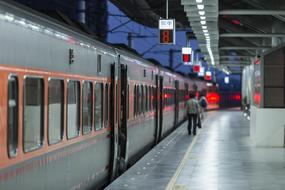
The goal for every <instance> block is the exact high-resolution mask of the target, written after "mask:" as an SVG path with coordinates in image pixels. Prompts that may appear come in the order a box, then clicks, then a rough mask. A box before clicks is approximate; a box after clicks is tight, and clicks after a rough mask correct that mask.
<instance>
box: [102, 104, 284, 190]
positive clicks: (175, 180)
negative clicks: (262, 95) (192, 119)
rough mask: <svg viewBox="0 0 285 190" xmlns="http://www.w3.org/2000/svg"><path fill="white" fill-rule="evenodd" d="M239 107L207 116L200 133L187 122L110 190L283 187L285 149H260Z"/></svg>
mask: <svg viewBox="0 0 285 190" xmlns="http://www.w3.org/2000/svg"><path fill="white" fill-rule="evenodd" d="M249 131H250V129H249V121H248V120H246V118H244V117H243V116H242V113H241V112H240V111H238V110H234V109H232V110H225V111H212V112H209V113H208V114H207V117H206V120H205V121H204V123H203V128H202V129H201V130H199V132H198V134H197V136H189V135H188V134H187V130H186V123H184V124H183V125H182V126H181V127H180V128H178V129H177V130H176V131H175V132H174V133H172V134H171V135H170V136H169V137H167V138H166V139H164V140H163V141H162V142H161V143H160V144H159V145H158V146H156V147H155V148H154V149H153V150H151V151H150V152H149V153H148V154H147V155H146V156H144V157H143V158H142V159H141V160H140V161H139V162H138V163H137V164H135V165H134V166H133V167H131V168H130V169H129V170H128V171H127V172H125V173H124V174H123V175H122V176H120V177H119V178H118V179H117V180H115V181H114V182H113V183H112V184H110V185H109V186H108V187H107V188H106V189H110V190H111V189H112V190H119V189H120V190H127V189H142V190H143V189H152V190H153V189H157V190H159V189H175V190H188V189H191V190H241V189H242V190H269V189H270V190H283V189H284V187H285V180H284V176H285V149H284V148H256V147H254V146H253V145H252V142H251V141H250V138H249Z"/></svg>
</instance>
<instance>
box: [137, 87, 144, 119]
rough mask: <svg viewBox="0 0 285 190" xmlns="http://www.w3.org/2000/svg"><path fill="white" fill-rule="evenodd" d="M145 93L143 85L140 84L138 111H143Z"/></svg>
mask: <svg viewBox="0 0 285 190" xmlns="http://www.w3.org/2000/svg"><path fill="white" fill-rule="evenodd" d="M142 96H143V94H142V86H138V99H139V101H138V113H139V114H141V113H143V101H142V100H143V97H142Z"/></svg>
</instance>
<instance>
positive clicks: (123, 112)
mask: <svg viewBox="0 0 285 190" xmlns="http://www.w3.org/2000/svg"><path fill="white" fill-rule="evenodd" d="M119 72H120V73H119V81H120V85H119V86H120V93H119V96H120V97H119V98H120V103H119V105H120V109H119V110H120V112H119V118H120V120H119V122H120V124H119V162H120V165H119V169H120V172H124V171H125V170H126V163H127V160H128V138H127V137H128V133H127V119H128V93H129V92H128V77H127V66H126V65H123V64H120V71H119Z"/></svg>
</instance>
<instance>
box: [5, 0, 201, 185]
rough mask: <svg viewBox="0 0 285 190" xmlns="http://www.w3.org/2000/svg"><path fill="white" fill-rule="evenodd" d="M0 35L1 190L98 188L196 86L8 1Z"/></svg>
mask: <svg viewBox="0 0 285 190" xmlns="http://www.w3.org/2000/svg"><path fill="white" fill-rule="evenodd" d="M0 28H1V30H0V41H1V44H0V73H1V74H0V79H1V80H0V86H1V89H2V90H1V91H0V105H1V112H0V114H1V116H0V117H1V120H0V136H1V137H0V189H1V190H2V189H3V190H6V189H7V190H9V189H19V188H20V189H37V190H38V189H47V190H49V189H72V190H75V189H90V188H93V189H101V188H102V187H104V186H105V185H106V184H108V183H109V182H110V181H112V180H114V179H115V178H116V177H117V176H118V175H120V174H121V173H123V172H124V171H125V169H126V168H127V167H129V166H131V165H132V164H133V163H135V162H136V161H137V160H138V159H139V158H140V157H142V156H143V155H144V154H145V153H146V152H147V151H149V150H150V149H151V148H152V147H153V146H155V145H156V144H157V143H159V142H160V141H161V139H163V138H164V137H166V136H167V135H168V134H169V133H170V132H171V131H173V130H174V129H175V128H176V127H178V126H179V124H181V123H182V122H183V121H184V120H185V107H184V104H185V100H186V99H185V96H186V95H187V93H188V92H189V91H190V90H194V91H200V90H202V88H204V87H202V86H203V85H199V84H198V85H197V84H196V82H197V81H196V80H194V79H189V78H187V77H185V76H182V75H180V74H178V73H175V72H173V71H170V70H168V69H165V68H163V67H161V66H158V65H156V64H154V63H152V62H150V61H147V60H145V59H143V58H141V57H140V56H138V55H135V54H133V53H132V52H130V51H128V50H125V49H121V48H116V47H114V46H111V45H110V44H106V43H102V42H99V41H98V40H94V39H93V38H90V37H89V36H87V35H85V34H83V33H81V32H80V31H78V30H76V29H74V28H71V27H69V26H66V25H63V24H62V23H58V22H57V21H55V20H53V19H50V18H48V17H46V16H44V15H41V14H39V13H37V12H35V11H33V10H30V9H28V8H26V7H23V6H21V5H18V4H15V3H12V2H8V1H0ZM197 83H202V84H203V82H201V81H200V82H197ZM204 83H205V82H204ZM205 84H206V83H205ZM194 87H195V88H194ZM191 88H193V89H191Z"/></svg>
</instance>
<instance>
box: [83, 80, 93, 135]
mask: <svg viewBox="0 0 285 190" xmlns="http://www.w3.org/2000/svg"><path fill="white" fill-rule="evenodd" d="M92 91H93V89H92V83H91V82H84V83H83V86H82V127H83V135H85V134H88V133H89V132H90V131H91V130H92V104H93V101H92V97H93V96H92Z"/></svg>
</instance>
